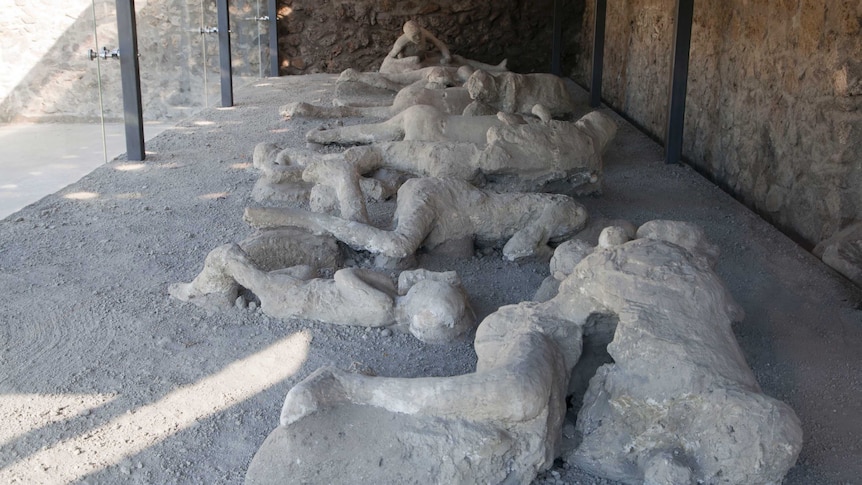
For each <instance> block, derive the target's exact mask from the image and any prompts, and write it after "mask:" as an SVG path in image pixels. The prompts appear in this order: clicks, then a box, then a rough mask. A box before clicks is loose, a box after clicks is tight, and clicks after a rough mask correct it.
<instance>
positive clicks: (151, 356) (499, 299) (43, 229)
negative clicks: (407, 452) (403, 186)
mask: <svg viewBox="0 0 862 485" xmlns="http://www.w3.org/2000/svg"><path fill="white" fill-rule="evenodd" d="M335 79H336V77H335V76H331V75H311V76H304V77H284V78H277V79H267V80H263V81H259V82H256V83H252V84H250V85H247V86H244V87H241V88H238V89H237V91H236V96H235V99H236V103H237V105H236V107H233V108H229V109H210V110H206V111H203V112H201V113H200V114H198V115H197V116H196V117H194V118H192V119H189V120H187V121H185V122H183V123H181V124H180V125H178V126H177V127H175V128H173V129H169V130H167V131H165V132H164V133H162V134H161V135H160V136H158V137H157V138H155V139H153V140H152V141H151V142H149V144H148V146H147V151H148V155H147V160H146V161H145V162H142V163H138V162H128V161H125V160H123V159H122V158H120V159H117V160H114V161H112V162H110V163H108V164H106V165H104V166H102V167H100V168H99V169H97V170H95V171H94V172H92V173H91V174H89V175H87V176H86V177H84V178H83V179H81V180H80V181H79V182H77V183H75V184H72V185H70V186H69V187H67V188H65V189H63V190H61V191H59V192H58V193H56V194H53V195H50V196H47V197H45V198H44V199H42V200H40V201H39V202H37V203H35V204H33V205H30V206H28V207H26V208H24V209H23V210H21V211H19V212H17V213H15V214H12V215H11V216H9V217H7V218H6V219H4V220H2V221H0V291H2V294H3V296H4V298H3V300H4V302H3V304H2V305H0V419H2V422H3V423H4V425H3V426H2V429H0V482H2V483H22V484H33V483H133V484H134V483H148V484H171V483H182V484H187V483H205V484H228V483H229V484H238V483H242V481H243V477H244V475H245V470H246V468H247V467H248V464H249V462H250V461H251V459H252V457H253V455H254V453H255V451H256V450H257V448H258V447H259V446H260V444H261V443H262V442H263V440H264V439H265V438H266V436H267V434H268V433H269V432H270V431H271V430H272V429H273V428H274V427H275V426H276V425H277V424H278V415H279V410H280V407H281V403H282V400H283V398H284V395H285V393H286V392H287V391H288V389H290V387H291V386H292V385H293V384H294V383H296V382H297V381H298V380H300V379H302V378H303V377H304V376H306V375H308V373H310V372H312V371H314V370H315V369H317V368H318V367H320V366H321V365H326V364H331V365H335V366H337V367H340V368H344V369H350V370H354V371H362V372H370V373H374V374H377V375H382V376H404V377H413V376H446V375H455V374H461V373H465V372H470V371H471V370H472V369H473V367H474V366H475V362H476V355H475V353H474V352H473V349H472V346H471V345H470V341H469V339H468V340H466V341H464V342H460V343H457V344H453V345H447V346H432V345H425V344H423V343H421V342H419V341H418V340H416V339H415V338H413V337H412V336H410V335H404V334H398V333H395V334H391V335H389V334H388V332H381V331H378V330H365V329H362V328H351V327H335V326H331V325H323V324H315V323H312V322H308V321H302V320H295V321H280V320H276V319H272V318H269V317H267V316H265V315H263V314H262V313H260V312H259V310H258V309H256V308H254V305H251V306H249V307H247V308H235V309H233V310H231V311H228V312H224V313H218V314H207V313H206V312H205V311H203V310H201V309H199V308H197V307H195V306H193V305H189V304H185V303H182V302H179V301H176V300H172V299H170V298H169V297H168V295H167V287H168V285H169V284H170V283H174V282H178V281H189V280H191V279H192V278H193V277H194V275H195V274H197V272H198V271H199V270H200V268H201V266H202V264H203V259H204V256H205V255H206V254H207V252H209V250H211V249H212V248H215V247H216V246H218V245H220V244H223V243H227V242H237V241H240V240H242V239H244V238H245V237H247V236H248V235H250V234H251V233H252V231H251V229H250V228H249V227H248V226H247V225H246V224H245V223H244V222H243V221H242V211H243V209H244V208H245V207H246V206H247V205H251V204H253V202H252V201H251V199H250V198H249V193H250V190H251V187H252V185H253V183H254V181H255V180H256V178H257V175H256V173H255V172H254V171H253V170H252V169H251V155H252V150H253V148H254V146H255V144H257V143H258V142H262V141H268V142H274V143H278V144H281V145H284V146H294V147H301V146H304V138H303V135H304V133H305V132H306V131H308V130H310V129H313V128H315V127H317V126H319V125H320V124H321V123H322V122H321V121H313V120H298V119H297V120H291V121H284V120H282V119H281V118H280V116H279V115H278V107H279V106H281V105H282V104H285V103H287V102H290V101H298V100H303V101H308V102H313V103H324V104H325V103H329V102H330V101H331V98H332V96H333V94H334V92H335V84H334V80H335ZM573 90H574V91H575V94H576V96H578V97H579V98H581V99H582V100H584V99H585V96H584V93H583V92H581V91H580V90H579V89H578V88H575V87H573ZM358 121H359V120H357V119H346V120H343V122H344V123H345V124H349V123H356V122H358ZM323 123H335V122H333V121H328V122H323ZM620 123H621V129H620V133H619V134H618V136H617V138H616V139H615V140H614V141H613V142H612V144H611V147H610V148H609V150H608V152H607V154H606V157H605V164H606V177H605V182H604V190H603V194H602V195H601V196H598V197H588V198H584V199H583V200H581V202H582V203H583V204H584V205H585V206H586V207H587V209H588V210H589V212H590V214H591V217H594V218H602V217H604V218H622V219H628V220H630V221H631V222H633V223H635V224H640V223H643V222H645V221H648V220H651V219H656V218H664V219H678V220H686V221H692V222H696V223H698V224H701V225H702V226H703V227H704V228H705V229H706V231H707V233H708V235H709V236H710V238H711V239H712V241H713V242H715V243H716V244H718V245H719V247H720V248H721V249H722V254H723V255H722V257H721V259H720V262H719V265H718V271H719V274H720V275H721V276H722V277H723V278H724V280H725V282H726V284H727V286H728V288H729V289H730V292H731V293H732V294H733V296H734V297H735V298H736V299H737V301H738V302H739V303H740V304H741V305H742V307H743V308H744V309H745V311H746V318H745V320H744V321H742V322H741V323H739V324H737V325H736V326H735V328H734V329H735V331H736V335H737V338H738V339H739V341H740V343H741V345H742V348H743V350H744V351H745V354H746V357H747V359H748V361H749V363H750V365H751V366H752V368H753V369H754V371H755V374H756V375H757V377H758V379H759V381H760V383H761V385H762V387H763V390H764V391H765V392H766V393H767V394H769V395H771V396H774V397H776V398H778V399H781V400H783V401H785V402H787V403H789V404H790V405H791V406H792V407H793V408H794V409H795V410H796V412H797V414H798V415H799V417H800V418H801V420H802V423H803V428H804V431H805V438H806V441H805V446H804V448H803V450H802V454H801V456H800V458H799V462H798V464H797V465H796V466H795V467H794V468H793V469H792V470H791V471H790V473H789V475H788V477H787V479H786V480H785V483H787V484H798V485H802V484H833V483H862V479H860V478H859V477H862V377H860V370H862V352H860V351H859V349H860V348H862V292H860V290H859V289H858V288H856V287H854V286H852V285H851V284H850V283H849V282H847V281H846V280H844V279H843V278H841V277H840V276H838V275H837V274H836V273H834V272H833V271H831V270H830V269H828V268H827V267H826V266H824V265H823V264H821V263H820V262H819V261H818V260H817V259H816V258H814V257H813V256H812V255H810V254H809V253H807V252H805V251H804V250H802V249H801V248H799V247H798V246H796V245H795V244H794V243H793V242H792V241H790V240H789V239H788V238H786V237H785V236H784V235H782V234H781V233H780V232H778V231H777V230H775V229H774V228H772V227H771V226H769V225H768V224H766V223H765V222H764V221H762V220H761V219H760V218H759V217H757V216H756V215H754V214H752V213H751V212H750V211H748V210H747V209H745V208H744V207H743V206H741V205H740V204H738V203H737V202H736V201H734V200H733V199H732V198H731V197H729V196H727V195H726V194H724V193H723V192H721V191H720V190H719V189H718V188H716V187H715V186H714V185H712V184H710V183H708V182H707V181H705V180H704V179H703V178H702V177H700V176H699V175H698V174H697V173H695V172H694V171H693V170H691V169H689V168H687V167H684V166H669V165H665V164H664V163H663V162H662V152H661V148H660V147H659V146H658V145H656V144H655V143H654V142H652V141H651V140H650V139H649V138H647V137H646V136H644V135H643V134H642V133H640V132H638V131H637V130H636V129H634V128H633V127H631V126H630V125H628V124H626V123H625V122H623V121H622V120H620ZM377 210H378V211H381V212H382V213H386V211H391V210H392V203H391V202H390V203H388V205H386V204H384V205H381V206H380V207H379V208H378V209H377ZM419 261H420V264H421V265H422V266H424V267H427V268H429V269H436V270H452V269H454V270H457V271H458V272H459V274H460V275H461V278H462V279H463V281H464V284H465V287H466V288H467V290H468V292H469V294H470V297H471V301H472V303H473V305H474V309H475V310H476V313H477V315H478V317H479V318H482V317H484V316H486V315H488V314H489V313H491V312H493V311H494V310H495V309H496V308H497V307H498V306H500V305H504V304H509V303H516V302H519V301H522V300H525V299H530V298H531V297H532V295H533V293H534V292H535V290H536V289H537V288H538V286H539V284H540V283H541V281H542V280H543V279H544V278H545V277H546V276H547V275H548V267H547V264H546V263H543V262H539V261H529V262H524V263H511V262H507V261H504V260H503V259H502V257H501V255H500V249H499V248H490V249H487V250H483V251H478V252H477V253H476V256H475V257H473V258H471V259H444V258H441V257H439V256H431V255H423V256H421V257H420V258H419ZM536 483H566V484H606V483H611V482H608V481H605V480H602V479H599V478H595V477H592V476H590V475H587V474H585V473H583V472H581V471H579V470H577V469H575V468H572V467H569V466H567V465H566V464H565V463H559V466H557V467H555V468H554V469H553V470H551V471H549V472H548V473H546V474H544V475H543V476H540V477H539V478H537V480H536Z"/></svg>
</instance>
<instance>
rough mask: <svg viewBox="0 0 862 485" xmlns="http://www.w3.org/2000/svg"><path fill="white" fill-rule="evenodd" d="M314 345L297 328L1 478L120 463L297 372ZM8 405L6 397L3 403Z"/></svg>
mask: <svg viewBox="0 0 862 485" xmlns="http://www.w3.org/2000/svg"><path fill="white" fill-rule="evenodd" d="M310 344H311V334H310V333H309V332H307V331H303V332H297V333H295V334H293V335H291V336H289V337H286V338H284V339H282V340H281V341H279V342H277V343H275V344H273V345H271V346H270V347H268V348H266V349H264V350H262V351H260V352H258V353H256V354H254V355H251V356H249V357H247V358H245V359H242V360H240V361H237V362H234V363H232V364H230V365H228V366H227V367H225V368H224V370H222V371H221V372H219V373H217V374H214V375H212V376H209V377H206V378H204V379H202V380H200V381H198V382H196V383H194V384H191V385H189V386H186V387H184V388H180V389H177V390H176V391H174V392H172V393H170V394H168V395H166V396H165V397H164V398H162V399H160V400H159V401H157V402H155V403H152V404H149V405H146V406H142V407H140V408H136V409H131V410H129V412H127V413H124V414H123V415H121V416H118V417H116V418H114V419H113V420H111V421H109V422H108V423H106V424H104V425H102V426H99V427H98V428H95V429H92V430H87V431H84V432H83V433H82V434H81V435H79V436H76V437H73V438H70V439H67V440H64V441H61V442H59V443H55V444H52V445H49V446H47V447H46V448H43V449H41V450H39V451H38V452H36V453H34V454H31V455H30V456H27V457H26V458H24V459H22V460H21V461H18V462H17V463H14V464H12V465H10V466H9V467H7V468H4V469H3V470H0V483H16V482H17V483H20V482H18V481H17V480H18V477H20V476H27V477H30V478H31V479H34V478H36V475H39V477H38V479H36V481H37V482H38V483H58V484H59V483H68V482H71V481H77V480H80V479H82V478H84V477H86V476H87V475H90V474H93V473H96V472H98V471H100V470H103V469H105V468H108V467H110V466H112V465H116V464H118V463H120V462H121V461H122V460H123V459H125V458H127V457H129V456H132V455H135V454H137V453H140V452H142V451H144V450H146V449H147V448H149V447H152V446H155V445H157V444H158V443H160V442H162V441H164V440H166V439H168V438H170V437H171V436H173V435H174V434H176V433H179V432H181V431H183V430H185V429H187V428H190V427H192V426H194V425H195V423H196V422H198V421H200V420H203V419H206V418H208V417H210V416H212V415H214V414H217V413H219V412H222V411H224V410H226V409H228V408H230V407H232V406H235V405H237V404H239V403H241V402H243V401H245V400H247V399H250V398H251V397H253V396H255V395H256V394H259V393H261V392H263V391H265V390H266V389H268V388H270V387H272V386H274V385H276V384H278V383H279V382H281V381H283V380H285V379H287V378H289V377H291V376H293V375H294V374H296V372H297V371H299V369H300V367H301V366H302V364H303V363H304V362H305V360H306V358H307V356H308V349H309V346H310ZM3 397H4V398H6V397H7V396H3ZM13 397H14V396H13ZM43 397H44V396H39V399H41V398H43ZM63 398H64V399H65V401H63V402H70V401H75V400H83V402H85V403H87V402H89V401H88V399H89V400H91V401H92V400H96V399H99V395H94V396H83V397H82V396H63ZM56 403H57V400H56V399H55V400H54V401H51V402H50V403H48V404H46V405H45V406H44V407H45V408H46V409H49V410H50V409H55V408H56V407H57V404H56ZM4 404H5V401H3V400H0V406H2V405H4ZM79 407H80V406H79ZM3 409H5V408H3ZM83 409H84V408H83V407H81V410H79V411H78V412H82V410H83ZM0 416H2V414H0ZM61 418H63V419H66V418H68V416H62V417H61ZM58 419H59V418H58ZM273 419H274V420H275V418H273ZM34 470H35V471H36V473H34Z"/></svg>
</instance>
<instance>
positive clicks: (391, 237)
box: [245, 177, 587, 260]
mask: <svg viewBox="0 0 862 485" xmlns="http://www.w3.org/2000/svg"><path fill="white" fill-rule="evenodd" d="M397 200H398V207H397V209H396V211H395V220H396V221H397V224H396V227H395V229H393V230H392V231H387V230H383V229H378V228H376V227H373V226H370V225H367V224H363V223H359V222H352V221H349V220H346V219H342V218H338V217H333V216H330V215H327V214H317V213H313V212H307V211H302V210H296V209H277V208H248V209H246V213H245V218H246V220H247V221H248V222H249V223H251V224H252V225H254V226H256V227H282V226H290V227H301V228H304V229H307V230H309V231H312V232H315V233H322V234H331V235H333V236H335V237H336V238H337V239H339V240H340V241H343V242H345V243H347V244H348V245H350V246H351V247H353V248H355V249H361V250H367V251H370V252H372V253H375V254H382V255H384V256H387V257H390V258H406V257H408V256H411V255H412V254H413V253H414V252H415V251H416V250H417V249H418V248H419V247H425V248H427V249H433V248H435V247H437V246H440V245H442V244H444V243H448V242H452V241H460V240H469V241H472V240H473V238H475V239H476V240H478V241H491V242H494V241H500V240H507V242H506V245H505V247H504V248H503V255H504V256H505V257H506V258H508V259H510V260H514V259H518V258H522V257H527V256H533V255H537V254H538V255H541V254H544V253H548V252H549V251H550V249H549V248H548V247H547V243H548V241H549V240H561V239H564V238H565V237H567V236H569V235H571V234H573V233H574V232H576V231H577V230H579V229H580V228H581V227H583V225H584V223H585V222H586V218H587V215H586V211H585V210H584V208H583V207H581V206H580V205H579V204H577V203H576V202H575V201H574V200H573V199H571V198H570V197H567V196H564V195H557V194H529V193H510V194H497V193H491V192H486V191H483V190H481V189H478V188H476V187H474V186H472V185H470V184H469V183H467V182H464V181H462V180H457V179H451V178H430V177H429V178H419V179H410V180H408V181H407V182H405V183H404V185H402V186H401V188H400V189H399V190H398V199H397Z"/></svg>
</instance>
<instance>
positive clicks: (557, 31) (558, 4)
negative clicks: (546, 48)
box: [551, 0, 563, 76]
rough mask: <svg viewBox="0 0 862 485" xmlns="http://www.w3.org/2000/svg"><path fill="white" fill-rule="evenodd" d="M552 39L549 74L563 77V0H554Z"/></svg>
mask: <svg viewBox="0 0 862 485" xmlns="http://www.w3.org/2000/svg"><path fill="white" fill-rule="evenodd" d="M553 35H554V37H553V40H552V41H551V74H555V75H557V76H562V75H563V67H562V58H563V0H554V34H553Z"/></svg>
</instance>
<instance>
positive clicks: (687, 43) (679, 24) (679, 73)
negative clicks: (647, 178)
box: [665, 0, 694, 163]
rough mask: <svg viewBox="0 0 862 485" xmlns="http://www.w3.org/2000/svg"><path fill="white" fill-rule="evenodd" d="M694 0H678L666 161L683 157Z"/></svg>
mask: <svg viewBox="0 0 862 485" xmlns="http://www.w3.org/2000/svg"><path fill="white" fill-rule="evenodd" d="M693 18H694V0H677V2H676V20H675V21H674V24H675V26H674V34H673V67H672V68H671V78H670V93H669V98H670V99H669V101H668V114H667V131H666V132H665V162H667V163H679V162H680V161H681V160H682V134H683V130H684V128H685V93H686V88H687V87H688V60H689V51H690V48H691V26H692V20H693Z"/></svg>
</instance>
